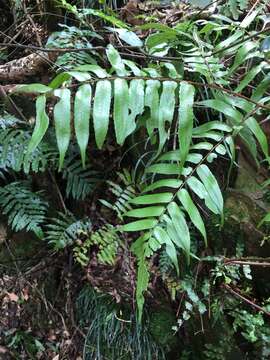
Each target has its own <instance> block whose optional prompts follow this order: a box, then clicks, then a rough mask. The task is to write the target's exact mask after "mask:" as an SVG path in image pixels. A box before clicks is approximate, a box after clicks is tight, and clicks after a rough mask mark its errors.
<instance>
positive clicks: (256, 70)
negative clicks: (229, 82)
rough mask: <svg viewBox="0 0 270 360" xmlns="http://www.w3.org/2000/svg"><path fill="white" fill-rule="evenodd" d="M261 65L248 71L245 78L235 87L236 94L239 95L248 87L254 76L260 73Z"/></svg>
mask: <svg viewBox="0 0 270 360" xmlns="http://www.w3.org/2000/svg"><path fill="white" fill-rule="evenodd" d="M263 65H264V64H263V63H261V64H259V65H257V66H254V67H253V68H252V69H250V71H248V73H247V74H246V76H245V77H244V78H243V79H242V80H241V82H240V84H239V85H238V86H237V88H236V89H235V90H234V91H235V92H236V93H240V92H241V91H242V90H243V89H244V88H245V87H246V86H248V84H249V83H250V82H251V81H252V80H253V79H254V78H255V76H256V75H257V74H259V72H261V70H262V68H263Z"/></svg>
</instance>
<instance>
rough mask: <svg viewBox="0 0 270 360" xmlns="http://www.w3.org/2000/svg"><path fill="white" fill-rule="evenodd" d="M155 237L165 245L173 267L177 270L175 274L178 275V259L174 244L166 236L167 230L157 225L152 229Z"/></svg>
mask: <svg viewBox="0 0 270 360" xmlns="http://www.w3.org/2000/svg"><path fill="white" fill-rule="evenodd" d="M154 235H155V238H156V239H157V240H158V241H159V243H160V244H165V245H166V252H167V254H168V256H169V258H170V259H171V261H172V263H173V264H174V266H175V269H176V271H177V275H179V265H178V259H177V253H176V249H175V246H174V244H173V242H172V240H171V239H170V237H169V236H168V234H167V232H166V231H165V230H164V229H163V228H162V227H160V226H157V227H156V228H155V230H154Z"/></svg>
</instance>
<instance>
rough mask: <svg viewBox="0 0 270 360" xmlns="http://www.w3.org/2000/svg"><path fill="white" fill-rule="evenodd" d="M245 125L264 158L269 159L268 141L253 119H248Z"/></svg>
mask: <svg viewBox="0 0 270 360" xmlns="http://www.w3.org/2000/svg"><path fill="white" fill-rule="evenodd" d="M245 124H246V125H247V126H248V128H249V130H250V131H251V132H252V133H253V134H254V136H255V137H256V139H257V141H258V143H259V144H260V147H261V149H262V151H263V153H264V155H265V157H266V158H268V157H269V149H268V141H267V137H266V135H265V133H264V132H263V131H262V129H261V127H260V125H259V124H258V122H257V120H256V119H255V118H254V117H250V118H248V119H247V120H246V121H245Z"/></svg>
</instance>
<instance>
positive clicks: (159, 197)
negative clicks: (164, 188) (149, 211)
mask: <svg viewBox="0 0 270 360" xmlns="http://www.w3.org/2000/svg"><path fill="white" fill-rule="evenodd" d="M172 198H173V194H171V193H169V192H164V193H159V194H151V195H142V196H137V197H135V198H134V199H131V200H130V201H129V202H130V203H131V204H136V205H148V204H159V203H165V204H166V203H168V202H170V201H171V200H172Z"/></svg>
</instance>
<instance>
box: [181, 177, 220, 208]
mask: <svg viewBox="0 0 270 360" xmlns="http://www.w3.org/2000/svg"><path fill="white" fill-rule="evenodd" d="M187 184H188V186H189V187H190V189H191V190H192V191H193V192H194V193H195V194H196V195H197V196H199V198H200V199H203V200H204V201H205V205H206V206H207V207H208V209H209V210H211V211H212V212H213V213H214V214H218V213H219V211H218V209H217V207H216V205H215V203H214V202H213V201H212V199H211V197H210V196H209V194H208V192H207V191H206V189H205V187H204V184H203V183H202V182H201V181H200V180H198V179H197V178H195V177H194V176H191V177H190V178H189V179H188V180H187Z"/></svg>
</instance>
